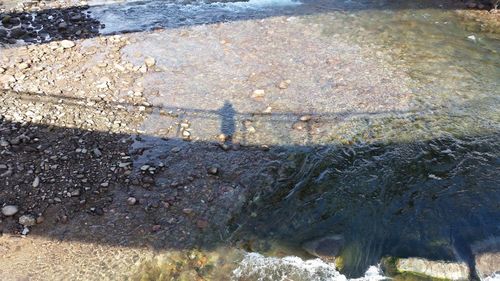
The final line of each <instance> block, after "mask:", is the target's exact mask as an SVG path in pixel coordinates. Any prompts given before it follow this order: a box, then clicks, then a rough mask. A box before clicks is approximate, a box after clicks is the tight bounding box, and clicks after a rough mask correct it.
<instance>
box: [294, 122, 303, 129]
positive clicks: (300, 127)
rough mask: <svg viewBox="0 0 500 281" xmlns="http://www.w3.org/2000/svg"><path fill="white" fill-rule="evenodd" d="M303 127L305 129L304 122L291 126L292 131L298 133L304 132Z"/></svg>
mask: <svg viewBox="0 0 500 281" xmlns="http://www.w3.org/2000/svg"><path fill="white" fill-rule="evenodd" d="M305 127H306V124H305V123H304V122H295V123H293V125H292V129H294V130H299V131H300V130H304V128H305Z"/></svg>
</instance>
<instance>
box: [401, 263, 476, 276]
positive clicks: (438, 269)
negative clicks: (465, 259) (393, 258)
mask: <svg viewBox="0 0 500 281" xmlns="http://www.w3.org/2000/svg"><path fill="white" fill-rule="evenodd" d="M396 269H397V270H398V271H399V272H409V273H416V274H421V275H426V276H429V277H434V278H441V279H448V280H468V279H469V267H468V266H467V264H465V263H461V262H445V261H431V260H427V259H423V258H406V259H398V260H397V262H396Z"/></svg>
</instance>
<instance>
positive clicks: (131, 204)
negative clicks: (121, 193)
mask: <svg viewBox="0 0 500 281" xmlns="http://www.w3.org/2000/svg"><path fill="white" fill-rule="evenodd" d="M135 203H137V199H135V197H129V198H127V204H128V205H130V206H133V205H135Z"/></svg>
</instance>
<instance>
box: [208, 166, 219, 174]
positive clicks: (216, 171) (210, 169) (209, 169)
mask: <svg viewBox="0 0 500 281" xmlns="http://www.w3.org/2000/svg"><path fill="white" fill-rule="evenodd" d="M218 172H219V169H218V168H217V167H210V168H208V173H209V174H211V175H217V173H218Z"/></svg>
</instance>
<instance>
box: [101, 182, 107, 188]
mask: <svg viewBox="0 0 500 281" xmlns="http://www.w3.org/2000/svg"><path fill="white" fill-rule="evenodd" d="M101 186H102V187H108V186H109V182H107V181H106V182H103V183H101Z"/></svg>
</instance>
